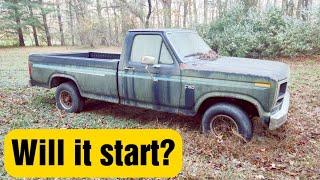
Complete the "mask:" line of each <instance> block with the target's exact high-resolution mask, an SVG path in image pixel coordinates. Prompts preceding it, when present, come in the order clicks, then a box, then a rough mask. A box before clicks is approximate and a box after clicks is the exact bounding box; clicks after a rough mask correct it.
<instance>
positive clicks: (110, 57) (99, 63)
mask: <svg viewBox="0 0 320 180" xmlns="http://www.w3.org/2000/svg"><path fill="white" fill-rule="evenodd" d="M120 56H121V54H116V53H98V52H84V53H57V54H54V53H53V54H31V55H30V56H29V61H30V62H32V63H44V64H60V65H75V66H85V67H98V68H108V69H116V68H117V67H118V63H119V61H120Z"/></svg>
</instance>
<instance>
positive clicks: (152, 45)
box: [130, 35, 162, 63]
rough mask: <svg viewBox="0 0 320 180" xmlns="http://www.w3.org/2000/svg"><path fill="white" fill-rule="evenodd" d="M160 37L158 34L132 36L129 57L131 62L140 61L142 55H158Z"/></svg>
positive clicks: (155, 56) (156, 56)
mask: <svg viewBox="0 0 320 180" xmlns="http://www.w3.org/2000/svg"><path fill="white" fill-rule="evenodd" d="M161 43H162V38H161V36H159V35H137V36H135V37H134V40H133V44H132V49H131V58H130V60H131V61H132V62H139V63H140V62H141V59H142V57H143V56H152V57H154V58H156V60H157V59H158V57H159V53H160V48H161Z"/></svg>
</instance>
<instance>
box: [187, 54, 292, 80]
mask: <svg viewBox="0 0 320 180" xmlns="http://www.w3.org/2000/svg"><path fill="white" fill-rule="evenodd" d="M181 69H182V74H183V75H184V76H194V77H204V78H217V79H230V80H232V79H235V80H243V81H260V80H267V79H268V80H274V81H281V80H284V79H286V78H288V76H289V71H290V70H289V66H288V65H286V64H284V63H282V62H277V61H268V60H259V59H248V58H236V57H219V58H218V59H216V60H212V61H211V60H199V59H197V58H193V59H189V60H188V61H187V62H185V63H184V64H183V65H182V68H181ZM244 77H245V78H244Z"/></svg>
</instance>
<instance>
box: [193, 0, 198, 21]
mask: <svg viewBox="0 0 320 180" xmlns="http://www.w3.org/2000/svg"><path fill="white" fill-rule="evenodd" d="M192 2H193V4H192V7H193V15H194V16H193V24H194V25H197V24H198V11H197V2H196V0H193V1H192Z"/></svg>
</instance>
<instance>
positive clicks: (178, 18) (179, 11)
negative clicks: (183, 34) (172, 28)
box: [176, 1, 181, 27]
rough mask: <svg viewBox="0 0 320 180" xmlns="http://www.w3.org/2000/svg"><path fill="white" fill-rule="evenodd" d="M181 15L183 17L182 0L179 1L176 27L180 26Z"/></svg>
mask: <svg viewBox="0 0 320 180" xmlns="http://www.w3.org/2000/svg"><path fill="white" fill-rule="evenodd" d="M180 17H181V1H180V2H178V8H177V15H176V27H180Z"/></svg>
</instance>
